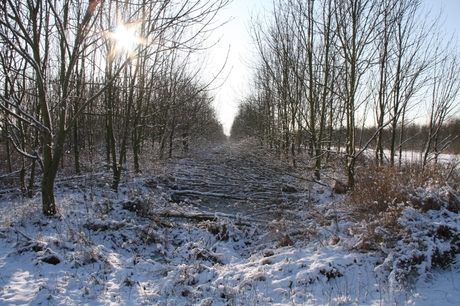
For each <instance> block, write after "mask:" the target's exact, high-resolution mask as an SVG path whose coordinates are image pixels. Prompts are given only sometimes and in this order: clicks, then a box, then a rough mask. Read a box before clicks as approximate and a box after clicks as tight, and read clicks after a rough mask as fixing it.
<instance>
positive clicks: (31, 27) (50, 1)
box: [0, 0, 227, 215]
mask: <svg viewBox="0 0 460 306" xmlns="http://www.w3.org/2000/svg"><path fill="white" fill-rule="evenodd" d="M117 3H118V2H117ZM226 3H227V1H226V0H222V1H219V0H216V1H201V0H197V1H192V0H190V1H185V2H181V3H180V5H178V3H175V2H174V1H167V2H164V1H153V2H152V1H149V2H148V5H149V8H150V9H151V10H149V11H146V10H144V13H145V12H148V14H147V16H143V17H146V20H149V21H151V22H150V23H149V26H150V28H149V29H147V30H146V32H147V33H148V36H147V37H144V38H143V39H144V40H143V41H142V43H140V44H138V47H137V48H136V49H134V52H132V53H130V54H129V56H126V57H123V58H122V57H118V59H115V58H116V57H117V54H115V53H113V54H110V56H109V59H111V60H114V61H117V63H116V65H114V66H111V67H108V66H110V62H111V60H109V61H108V64H107V65H104V64H102V63H101V66H100V71H101V72H102V71H104V70H106V71H107V69H108V68H113V69H110V74H106V76H109V77H107V78H105V80H104V82H103V84H100V86H97V87H96V86H94V87H93V91H88V92H91V95H89V96H80V97H78V95H77V91H78V90H79V89H81V88H82V87H83V84H81V83H79V82H78V81H77V80H78V79H80V80H81V78H82V73H81V71H82V70H81V67H82V65H83V57H85V55H88V54H89V53H91V52H92V50H96V51H97V52H98V55H97V57H98V58H99V59H100V58H104V57H105V54H104V53H103V52H101V51H102V50H103V48H100V46H101V42H103V41H107V40H113V39H116V37H113V36H111V35H100V34H101V33H110V32H112V30H113V26H114V24H106V23H100V22H97V21H98V20H103V18H102V12H106V11H104V9H105V5H110V4H111V1H109V2H101V1H99V0H90V1H89V3H84V2H83V1H80V0H77V1H65V2H61V1H56V0H38V1H25V2H21V1H14V0H6V1H3V2H2V3H1V4H0V15H1V16H2V18H0V44H1V45H2V50H3V49H4V48H6V49H7V50H9V51H8V52H10V54H11V55H10V56H11V57H12V58H14V59H19V58H22V59H24V60H25V62H26V64H25V65H23V66H22V67H19V66H18V67H15V69H14V70H13V71H11V72H9V73H10V75H12V74H14V75H16V76H17V77H20V78H23V79H24V80H27V81H28V82H29V83H30V84H32V85H33V86H32V87H30V88H28V90H27V91H26V95H27V99H26V100H27V101H30V102H31V103H34V104H32V105H31V104H30V103H29V105H24V103H21V101H22V99H20V95H19V93H20V92H19V91H15V92H14V93H13V92H9V93H8V95H7V94H5V93H4V92H2V94H1V95H0V99H1V102H2V103H1V104H0V107H1V109H2V111H3V112H4V113H5V114H6V115H5V116H8V118H9V119H8V120H10V122H11V124H13V125H15V126H19V124H23V125H27V126H28V127H33V128H34V129H35V130H36V131H37V132H38V135H39V137H38V139H39V144H38V145H37V147H36V148H31V149H29V150H26V149H25V148H23V147H21V146H20V145H19V144H20V143H19V142H18V139H15V138H14V137H12V134H11V133H10V136H11V137H10V141H11V143H12V144H14V146H15V148H16V149H17V151H19V152H20V153H21V154H23V156H26V157H27V158H30V159H33V160H36V161H38V163H39V164H40V166H41V169H42V183H41V192H42V205H43V213H44V214H47V215H54V214H56V212H57V209H56V202H55V198H54V182H55V179H56V176H57V173H58V170H59V166H60V162H61V161H62V158H63V156H64V152H65V145H66V139H67V137H68V135H69V134H70V132H71V131H72V128H73V127H74V124H75V123H76V122H77V120H78V118H80V116H81V115H82V114H83V112H84V110H85V109H86V107H87V106H89V105H91V104H92V103H93V102H96V101H98V100H99V97H100V96H101V95H102V94H103V93H104V92H105V91H106V90H109V91H111V92H112V93H113V91H112V89H113V85H114V83H117V82H118V83H120V82H119V76H121V74H122V73H123V72H126V69H127V67H128V66H129V65H130V63H132V61H133V60H134V59H135V58H136V57H137V55H139V54H141V53H142V50H145V49H148V48H150V47H151V46H152V45H154V44H156V45H155V46H157V47H156V48H155V52H167V51H168V50H169V49H171V48H179V47H184V46H186V47H187V48H196V47H197V46H198V45H196V44H195V43H196V38H197V37H198V36H200V35H202V34H203V33H206V29H208V28H209V27H210V23H211V21H212V19H213V17H214V16H215V14H216V13H217V12H218V11H219V10H220V9H221V8H222V7H223V6H224V5H225V4H226ZM123 5H124V6H125V7H123V8H124V9H126V11H127V12H133V11H131V10H130V9H128V8H129V7H137V8H141V7H142V5H144V6H145V5H147V1H137V2H136V1H135V2H132V3H131V2H130V3H128V2H124V3H123ZM99 17H100V18H99ZM117 17H119V16H117ZM137 17H138V14H133V15H132V16H130V18H137ZM138 20H142V18H139V19H138ZM138 20H127V21H126V22H128V23H129V22H135V21H138ZM113 21H115V18H114V19H113ZM119 21H120V20H119ZM120 22H121V21H120ZM192 25H193V26H194V27H193V32H191V31H190V30H189V29H191V26H192ZM168 33H172V34H173V35H169V36H168V35H167V34H168ZM179 34H180V35H179ZM167 38H170V40H169V41H168V40H167ZM104 66H105V68H104ZM16 76H11V79H14V78H16ZM102 76H103V74H102V73H100V74H99V78H100V79H101V77H102ZM85 82H86V80H85ZM26 83H27V82H26ZM94 89H96V90H94ZM113 97H114V96H113V95H112V96H111V98H113ZM34 98H35V99H34ZM76 99H78V100H79V102H78V103H74V102H75V100H76ZM72 106H73V107H74V109H73V110H72V112H70V110H71V108H72ZM29 143H31V142H30V141H29ZM118 166H119V163H118V162H117V167H118Z"/></svg>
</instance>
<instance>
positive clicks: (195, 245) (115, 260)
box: [0, 144, 460, 305]
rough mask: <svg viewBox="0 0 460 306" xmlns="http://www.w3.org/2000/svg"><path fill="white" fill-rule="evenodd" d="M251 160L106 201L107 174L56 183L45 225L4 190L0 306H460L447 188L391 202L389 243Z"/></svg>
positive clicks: (226, 155) (291, 178) (155, 181)
mask: <svg viewBox="0 0 460 306" xmlns="http://www.w3.org/2000/svg"><path fill="white" fill-rule="evenodd" d="M259 150H261V149H257V148H254V149H252V150H247V151H245V152H243V150H242V149H241V148H240V147H233V148H230V145H228V144H227V145H224V146H222V147H219V148H215V149H213V150H207V151H206V153H203V152H201V153H200V154H197V155H194V156H191V157H187V158H177V159H173V160H171V161H170V162H168V163H167V164H164V165H163V164H161V165H160V164H158V165H156V166H155V167H152V169H151V170H150V171H144V172H143V173H142V174H133V173H125V175H124V178H123V184H122V186H121V187H120V191H119V193H117V194H115V193H113V192H111V191H110V188H109V183H110V173H105V172H98V173H93V174H86V175H84V176H81V177H78V178H74V179H70V180H63V181H62V182H61V183H59V184H58V186H57V191H56V194H57V201H58V207H59V213H58V216H57V217H54V218H48V217H44V216H43V215H42V214H41V207H40V196H39V194H37V196H36V197H35V198H32V199H23V198H21V197H19V196H18V195H17V194H15V193H14V192H13V193H2V194H1V195H0V305H460V257H459V255H458V254H459V253H460V216H459V214H458V211H457V212H455V210H453V209H452V207H449V206H448V204H447V203H448V202H449V201H448V200H446V199H447V198H449V199H451V201H450V203H451V204H452V203H456V205H460V199H459V198H458V190H454V189H452V187H449V186H436V184H433V185H432V186H427V187H426V188H424V189H419V190H418V191H417V194H414V195H413V197H414V199H415V198H417V199H419V200H421V202H424V199H428V198H433V197H436V198H437V199H439V203H446V204H445V205H443V204H442V205H440V206H438V207H436V208H435V209H434V208H433V209H417V208H416V207H414V206H410V205H404V204H398V203H396V205H395V207H396V208H397V209H398V211H399V213H400V217H398V219H397V220H396V221H397V223H398V224H397V226H396V227H395V228H397V229H398V233H387V232H388V231H389V230H390V229H389V228H388V227H386V226H383V225H380V226H379V225H378V224H377V225H374V226H370V225H371V224H372V222H373V220H359V219H356V218H355V217H354V216H353V215H352V214H350V207H349V205H347V204H346V203H345V202H346V201H344V196H343V195H337V194H334V193H333V192H332V188H331V186H332V185H333V184H332V183H333V182H332V181H331V182H328V181H327V180H325V181H323V182H322V184H317V183H314V182H311V181H309V180H302V179H299V176H300V175H301V174H302V172H299V169H297V170H294V169H291V168H290V167H289V166H288V165H286V164H282V163H277V162H275V161H276V158H273V156H269V155H268V153H263V152H260V151H259ZM328 171H329V175H328V176H329V177H331V176H333V173H332V172H331V171H333V170H332V169H330V170H328ZM303 173H305V172H303ZM449 188H451V189H449ZM452 197H453V199H454V200H452ZM443 201H444V202H443ZM426 202H427V203H428V201H426ZM368 205H372V203H368ZM398 216H399V215H398ZM369 228H371V229H372V231H373V232H372V235H376V234H379V235H380V237H383V238H382V241H383V242H382V241H380V242H379V245H377V246H374V247H369V248H367V249H366V248H364V247H362V245H363V244H364V243H369V242H366V234H365V233H366V231H368V230H369ZM372 235H371V236H372ZM395 235H396V237H398V239H397V240H394V241H393V240H392V241H386V240H385V237H394V236H395Z"/></svg>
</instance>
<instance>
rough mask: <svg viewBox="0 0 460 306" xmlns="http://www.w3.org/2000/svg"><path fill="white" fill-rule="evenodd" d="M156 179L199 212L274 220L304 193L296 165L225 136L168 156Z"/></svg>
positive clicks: (171, 194)
mask: <svg viewBox="0 0 460 306" xmlns="http://www.w3.org/2000/svg"><path fill="white" fill-rule="evenodd" d="M163 170H164V171H163V173H164V175H162V176H161V177H159V179H158V180H159V184H160V185H162V186H163V187H164V188H167V189H168V190H169V195H170V198H171V201H173V202H176V203H180V202H185V203H191V204H192V205H194V206H196V207H197V208H199V209H200V210H202V211H203V212H206V213H209V214H213V213H222V214H231V215H237V214H242V215H244V216H246V217H250V218H257V219H262V220H273V219H278V218H280V217H281V214H282V213H283V211H285V208H286V206H293V205H297V204H298V203H300V202H302V201H303V199H304V197H305V190H304V188H303V187H302V184H301V183H299V181H298V179H296V177H297V173H296V172H297V171H298V170H296V169H293V168H292V167H291V166H290V165H289V164H288V163H285V162H282V161H280V160H279V158H278V157H276V156H274V155H273V154H272V153H270V152H268V151H267V150H265V149H263V148H261V147H258V146H257V145H256V144H254V143H250V142H239V143H233V142H226V143H224V144H221V145H219V146H216V147H214V148H212V149H200V150H196V151H194V152H192V153H190V154H189V155H188V156H187V157H181V158H174V159H171V160H169V161H168V163H167V164H166V165H165V168H164V169H163Z"/></svg>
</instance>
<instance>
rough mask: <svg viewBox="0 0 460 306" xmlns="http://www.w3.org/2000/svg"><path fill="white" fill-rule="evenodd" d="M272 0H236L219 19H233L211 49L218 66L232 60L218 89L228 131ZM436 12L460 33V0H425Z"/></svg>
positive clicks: (248, 79) (449, 30) (217, 103)
mask: <svg viewBox="0 0 460 306" xmlns="http://www.w3.org/2000/svg"><path fill="white" fill-rule="evenodd" d="M271 4H272V0H233V1H232V2H231V3H230V4H229V5H228V7H226V9H225V10H222V11H221V12H220V13H219V15H218V19H219V21H220V22H223V21H226V20H229V21H228V23H227V24H225V25H224V26H222V27H221V28H219V29H217V30H216V31H215V33H214V34H213V37H212V38H211V39H212V40H214V41H217V40H219V42H218V43H217V45H216V46H215V47H214V48H213V50H212V51H211V54H212V62H213V63H214V66H215V67H216V69H217V67H222V65H223V63H225V60H226V58H227V54H228V61H227V65H226V68H225V69H224V72H223V74H222V75H221V80H222V82H223V80H224V78H226V80H225V82H224V83H223V85H222V86H221V87H220V88H219V89H217V90H216V99H215V107H216V110H217V112H218V115H219V119H220V120H221V122H222V124H223V126H224V131H225V133H226V134H229V132H230V128H231V125H232V122H233V119H234V116H235V114H236V111H237V108H238V103H239V102H240V101H241V100H243V98H244V97H245V95H247V94H248V93H249V92H250V90H251V88H250V86H251V85H250V84H251V71H250V69H249V68H248V67H249V63H250V58H251V54H252V52H253V51H251V50H252V46H253V45H252V43H251V37H250V34H249V28H250V22H251V16H256V15H257V13H258V12H263V11H264V10H269V9H270V7H271ZM425 4H426V5H427V6H428V7H432V12H433V13H434V14H435V15H437V14H439V12H440V11H441V9H443V12H444V15H443V16H444V18H445V19H446V20H445V23H444V27H445V30H446V32H447V33H453V32H454V31H455V33H456V35H457V36H458V35H459V33H460V18H459V17H458V16H459V13H460V0H425Z"/></svg>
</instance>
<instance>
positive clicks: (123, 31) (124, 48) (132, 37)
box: [110, 24, 142, 57]
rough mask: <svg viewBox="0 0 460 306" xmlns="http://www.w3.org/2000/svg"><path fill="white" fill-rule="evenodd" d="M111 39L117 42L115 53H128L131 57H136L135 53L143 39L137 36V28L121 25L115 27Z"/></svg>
mask: <svg viewBox="0 0 460 306" xmlns="http://www.w3.org/2000/svg"><path fill="white" fill-rule="evenodd" d="M110 38H112V39H113V40H114V42H115V47H114V50H113V53H119V54H120V53H127V54H128V55H129V56H130V57H132V56H134V51H135V49H136V47H137V46H138V45H139V44H142V39H141V38H140V37H139V36H137V35H136V26H135V25H134V26H129V27H128V26H126V25H124V24H119V25H117V26H116V27H115V29H114V30H113V32H112V33H110Z"/></svg>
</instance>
